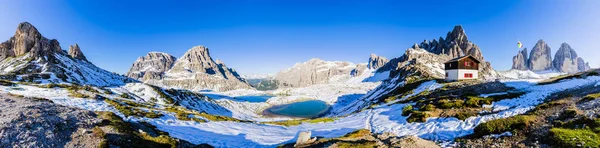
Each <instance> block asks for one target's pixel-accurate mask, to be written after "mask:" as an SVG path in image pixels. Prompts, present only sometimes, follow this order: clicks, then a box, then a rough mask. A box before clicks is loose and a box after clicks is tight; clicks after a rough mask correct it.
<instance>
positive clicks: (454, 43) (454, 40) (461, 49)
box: [377, 25, 499, 78]
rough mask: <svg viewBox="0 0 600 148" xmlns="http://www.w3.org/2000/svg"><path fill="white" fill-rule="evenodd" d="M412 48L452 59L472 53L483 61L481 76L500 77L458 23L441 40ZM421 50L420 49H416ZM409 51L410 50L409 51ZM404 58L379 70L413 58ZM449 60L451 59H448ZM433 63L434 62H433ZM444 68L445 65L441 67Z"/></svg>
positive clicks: (384, 69) (392, 67) (424, 42)
mask: <svg viewBox="0 0 600 148" xmlns="http://www.w3.org/2000/svg"><path fill="white" fill-rule="evenodd" d="M410 49H423V50H425V51H427V52H429V53H433V54H436V55H446V56H447V57H449V58H450V59H452V58H457V57H461V56H465V55H471V56H473V57H475V58H476V59H478V60H479V61H481V63H480V66H479V67H480V69H479V70H480V72H481V73H482V75H481V77H483V78H494V77H498V76H499V74H498V73H497V72H496V71H495V70H494V69H493V68H492V67H491V64H490V63H489V62H487V61H485V59H484V58H483V55H482V53H481V50H480V49H479V46H477V45H476V44H474V43H472V42H471V41H469V40H468V37H467V35H466V33H465V30H464V29H463V27H462V26H460V25H457V26H455V27H454V29H453V30H452V31H451V32H448V34H447V35H446V38H445V39H444V38H441V37H440V38H439V40H435V39H434V40H432V41H427V40H425V41H423V42H421V43H420V44H415V45H413V46H412V47H411V48H410ZM414 51H420V50H414ZM407 53H408V52H407ZM446 56H443V57H442V58H441V59H443V60H446ZM403 57H404V58H402V57H400V58H395V59H392V60H390V62H388V63H387V64H385V65H384V66H383V67H384V68H380V69H378V70H377V72H383V71H389V70H397V69H398V68H399V67H401V66H403V65H398V63H403V62H406V60H412V59H410V58H409V56H407V54H405V55H403ZM415 60H424V61H432V62H441V63H444V62H445V61H439V60H437V59H436V58H429V59H415ZM447 60H449V59H447ZM432 64H433V63H432ZM441 68H442V70H443V68H444V67H443V66H442V67H441ZM390 76H393V75H390Z"/></svg>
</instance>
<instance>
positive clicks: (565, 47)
mask: <svg viewBox="0 0 600 148" xmlns="http://www.w3.org/2000/svg"><path fill="white" fill-rule="evenodd" d="M577 58H578V57H577V53H576V52H575V50H573V48H571V46H569V44H567V43H562V44H561V45H560V48H558V51H557V52H556V54H555V55H554V60H553V61H552V63H553V65H554V67H555V68H556V69H557V70H558V71H560V72H565V73H577V72H579V69H578V68H579V67H578V66H577V64H578V61H577Z"/></svg>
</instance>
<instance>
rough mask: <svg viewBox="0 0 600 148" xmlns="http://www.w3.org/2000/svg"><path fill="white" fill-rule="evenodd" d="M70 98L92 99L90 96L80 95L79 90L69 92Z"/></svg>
mask: <svg viewBox="0 0 600 148" xmlns="http://www.w3.org/2000/svg"><path fill="white" fill-rule="evenodd" d="M69 97H73V98H90V96H89V95H86V94H83V93H80V92H79V91H77V90H69Z"/></svg>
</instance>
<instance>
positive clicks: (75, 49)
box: [69, 44, 87, 61]
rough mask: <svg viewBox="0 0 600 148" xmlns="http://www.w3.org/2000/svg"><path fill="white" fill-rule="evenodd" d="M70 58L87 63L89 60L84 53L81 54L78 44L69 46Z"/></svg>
mask: <svg viewBox="0 0 600 148" xmlns="http://www.w3.org/2000/svg"><path fill="white" fill-rule="evenodd" d="M69 56H71V57H72V58H75V59H80V60H84V61H87V59H86V58H85V56H84V55H83V52H81V49H80V48H79V45H77V44H75V45H71V46H69Z"/></svg>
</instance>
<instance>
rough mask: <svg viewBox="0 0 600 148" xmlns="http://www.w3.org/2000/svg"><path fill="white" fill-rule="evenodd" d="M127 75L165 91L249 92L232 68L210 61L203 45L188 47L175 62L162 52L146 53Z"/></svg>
mask: <svg viewBox="0 0 600 148" xmlns="http://www.w3.org/2000/svg"><path fill="white" fill-rule="evenodd" d="M127 75H128V76H129V77H132V78H136V79H138V80H141V81H143V82H146V83H149V84H153V85H158V86H163V87H167V88H180V89H188V90H206V89H210V90H215V91H228V90H235V89H252V87H251V86H250V85H249V84H248V83H247V82H246V80H245V79H243V78H242V77H241V76H240V75H239V74H238V73H237V72H236V71H235V70H234V69H232V68H228V67H227V66H226V65H225V63H223V62H222V61H221V60H216V61H215V60H213V59H212V57H211V56H210V54H209V50H208V48H206V47H204V46H195V47H192V48H191V49H189V50H188V51H187V52H186V53H185V54H184V55H183V56H182V57H180V58H178V59H177V58H175V57H173V56H171V55H169V54H166V53H157V52H151V53H148V54H147V55H146V56H144V57H140V58H138V60H136V62H134V64H133V65H132V67H131V68H130V70H129V72H128V73H127Z"/></svg>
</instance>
